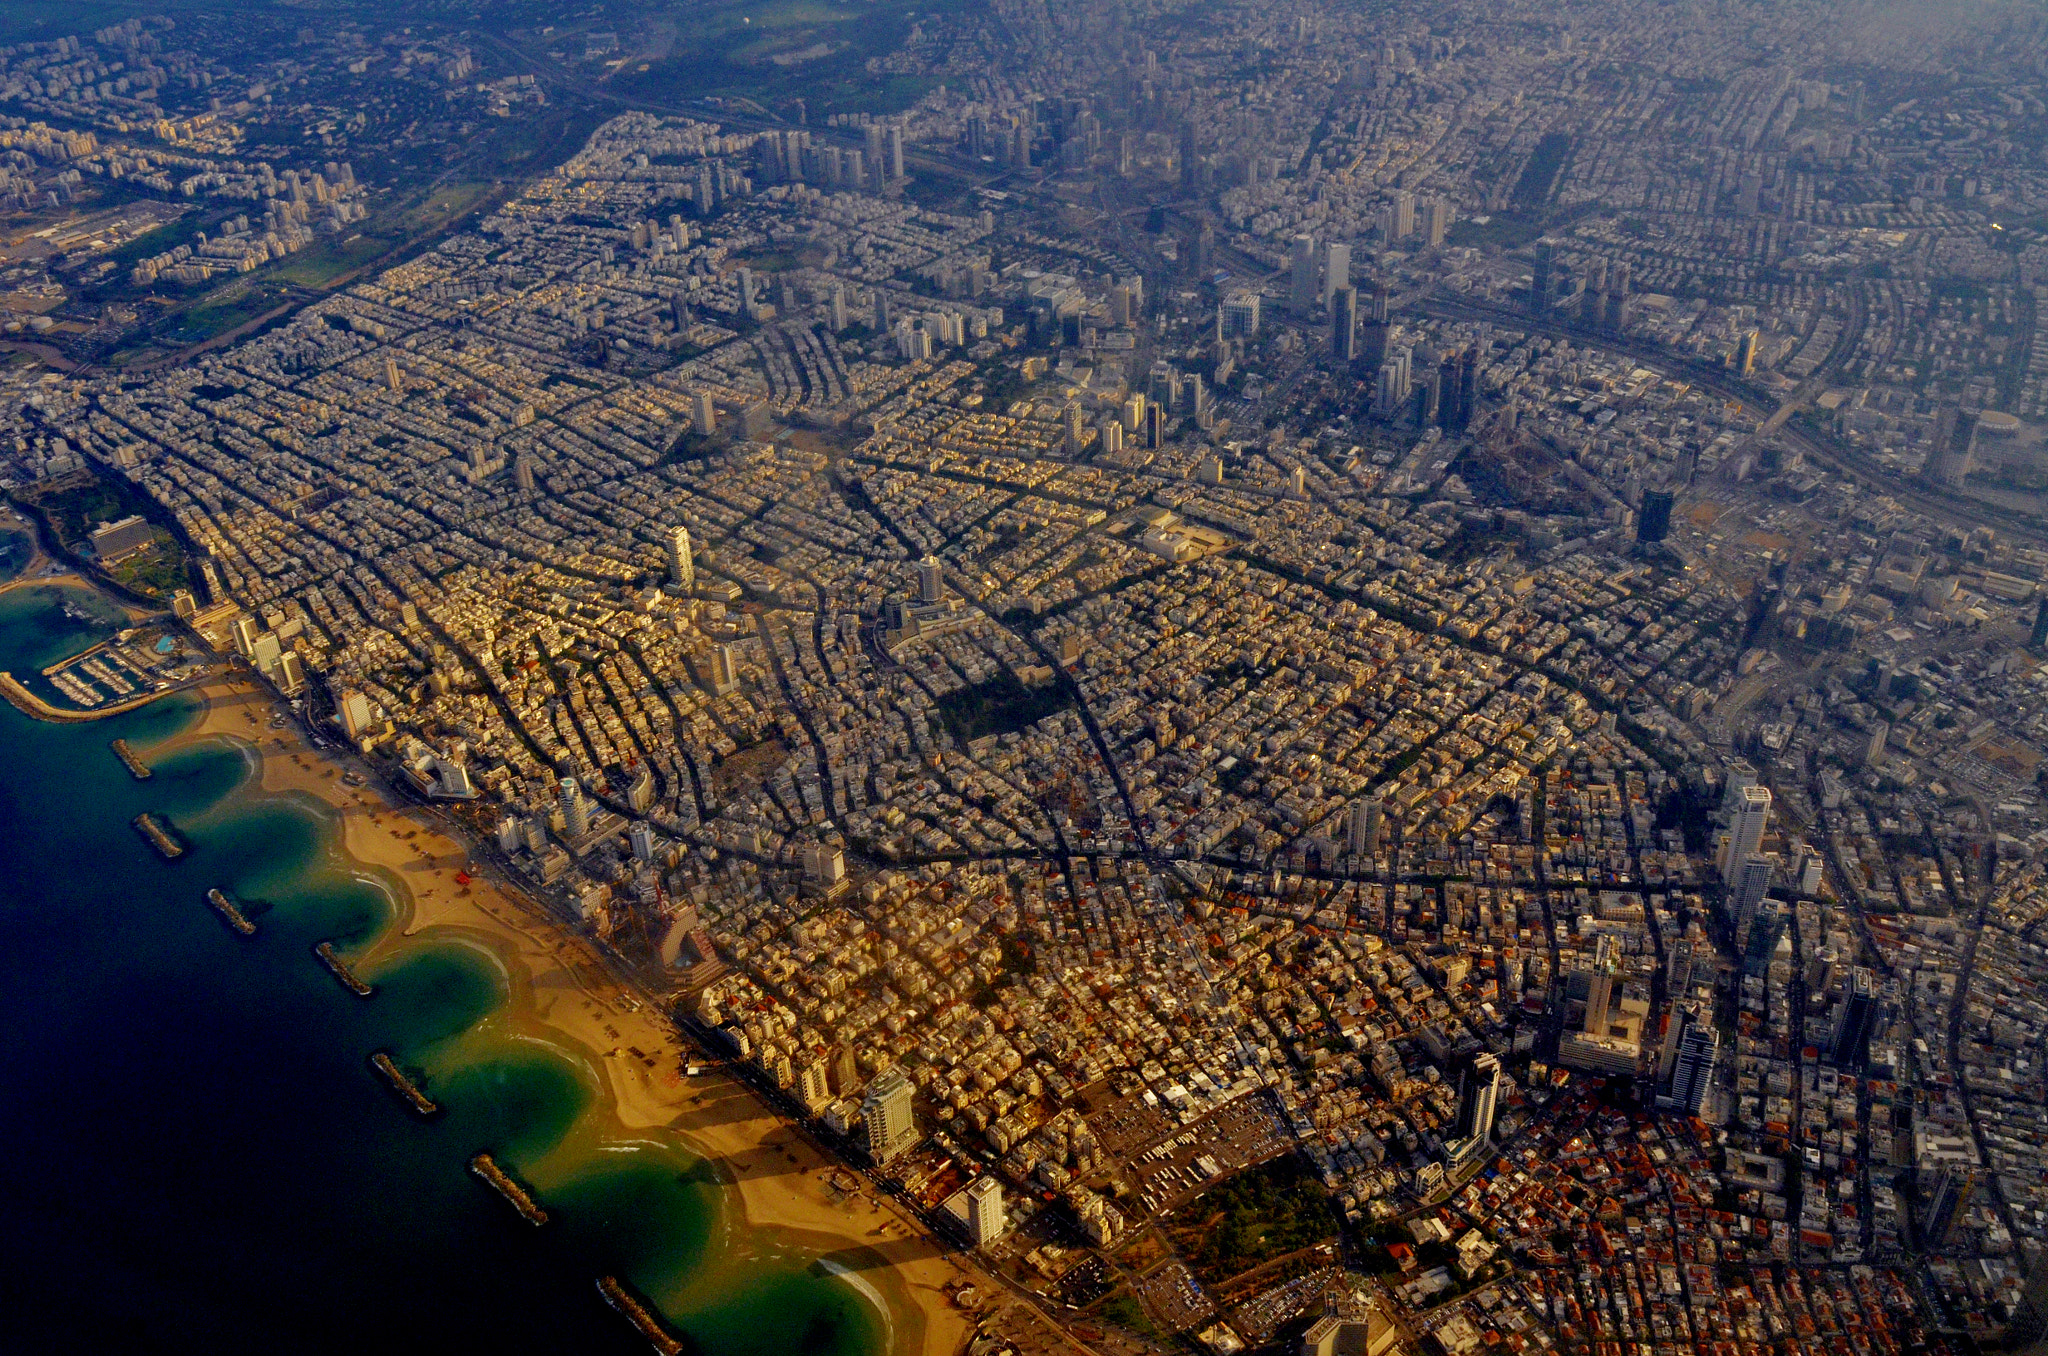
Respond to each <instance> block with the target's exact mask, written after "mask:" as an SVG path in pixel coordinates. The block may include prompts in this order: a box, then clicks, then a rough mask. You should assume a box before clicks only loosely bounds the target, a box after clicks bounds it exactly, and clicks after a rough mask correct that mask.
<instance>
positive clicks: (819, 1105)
mask: <svg viewBox="0 0 2048 1356" xmlns="http://www.w3.org/2000/svg"><path fill="white" fill-rule="evenodd" d="M796 1086H797V1096H798V1097H800V1098H801V1099H802V1100H803V1104H804V1109H805V1110H807V1111H809V1112H810V1113H811V1114H812V1115H814V1116H815V1115H816V1114H817V1113H818V1112H820V1111H823V1110H824V1109H825V1108H826V1107H828V1106H830V1105H832V1088H831V1080H830V1079H829V1078H828V1077H827V1076H826V1070H825V1061H824V1060H822V1059H809V1060H805V1061H804V1063H803V1065H802V1067H800V1068H799V1069H798V1070H797V1073H796Z"/></svg>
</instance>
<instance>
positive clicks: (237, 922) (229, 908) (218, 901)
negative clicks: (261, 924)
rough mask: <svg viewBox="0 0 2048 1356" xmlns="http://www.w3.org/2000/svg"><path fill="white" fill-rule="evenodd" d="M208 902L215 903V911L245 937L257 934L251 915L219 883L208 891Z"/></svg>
mask: <svg viewBox="0 0 2048 1356" xmlns="http://www.w3.org/2000/svg"><path fill="white" fill-rule="evenodd" d="M206 902H207V903H209V904H211V905H213V911H214V912H215V913H217V914H219V915H220V916H221V917H222V918H225V919H226V920H227V922H228V926H229V927H231V928H233V929H234V930H235V931H236V932H239V933H241V934H242V935H243V936H244V937H254V936H255V935H256V924H255V923H254V922H252V921H250V918H249V915H247V914H245V913H243V912H242V911H241V909H239V908H237V907H236V905H235V901H234V900H232V899H229V898H228V897H227V893H226V892H225V891H223V890H222V889H221V888H220V887H219V886H218V885H216V886H214V887H213V888H212V889H211V890H208V891H207V892H206Z"/></svg>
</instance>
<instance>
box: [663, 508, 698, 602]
mask: <svg viewBox="0 0 2048 1356" xmlns="http://www.w3.org/2000/svg"><path fill="white" fill-rule="evenodd" d="M668 582H669V583H671V584H674V585H675V586H676V587H677V588H679V589H681V590H683V592H685V593H688V592H689V591H690V590H691V589H693V588H695V587H697V563H696V562H695V561H694V560H692V559H691V558H690V529H689V528H687V527H684V526H683V525H682V524H680V523H678V524H677V525H676V526H675V527H673V528H671V529H669V534H668Z"/></svg>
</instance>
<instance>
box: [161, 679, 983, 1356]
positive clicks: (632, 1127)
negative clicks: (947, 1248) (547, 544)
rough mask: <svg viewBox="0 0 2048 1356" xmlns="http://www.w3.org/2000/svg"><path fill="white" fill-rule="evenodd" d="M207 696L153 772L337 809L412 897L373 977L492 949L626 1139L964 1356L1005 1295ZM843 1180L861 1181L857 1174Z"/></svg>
mask: <svg viewBox="0 0 2048 1356" xmlns="http://www.w3.org/2000/svg"><path fill="white" fill-rule="evenodd" d="M199 695H200V696H201V697H202V698H203V699H204V700H205V702H206V710H205V713H204V715H203V716H202V718H201V720H200V721H199V722H198V724H197V725H196V726H194V727H193V728H192V729H190V730H188V731H186V732H185V733H183V734H181V735H179V736H177V737H176V738H175V739H173V740H170V741H167V742H166V743H164V744H162V745H158V746H157V747H156V748H154V749H151V750H148V751H147V753H148V755H149V756H155V755H157V754H160V753H162V752H164V751H167V750H169V749H171V748H175V747H177V746H178V745H180V744H184V743H189V742H192V741H195V740H199V739H205V738H209V737H214V736H222V735H225V736H231V737H233V738H235V739H238V740H241V741H244V742H246V743H247V744H249V745H251V746H253V747H254V748H255V749H256V750H257V752H258V753H259V754H260V756H261V762H262V774H261V775H262V785H263V789H264V790H265V791H266V792H283V793H294V792H296V793H300V794H305V795H310V796H314V797H317V798H318V799H320V800H322V801H325V802H326V803H327V804H329V805H331V806H333V807H334V808H335V809H336V810H337V811H338V812H339V813H340V815H341V821H342V826H343V846H344V847H345V849H346V850H347V852H348V854H349V855H350V856H351V857H353V858H355V859H356V860H357V861H358V862H360V863H362V864H363V865H365V866H368V867H373V868H382V869H384V870H385V871H386V872H388V873H389V875H390V876H391V877H393V878H395V879H396V880H397V881H399V882H400V883H401V885H402V896H403V897H402V898H401V900H400V918H401V923H400V926H399V927H398V928H395V929H393V931H392V933H391V934H390V935H387V936H386V937H385V938H384V939H383V940H382V941H380V942H379V944H378V945H377V947H376V948H375V949H374V950H373V951H372V952H371V953H370V954H368V955H367V956H365V957H363V958H362V959H361V961H360V963H359V967H358V968H359V969H361V970H362V971H363V972H364V973H366V974H371V975H374V973H375V971H376V969H377V967H378V965H379V964H380V963H381V962H382V961H383V959H384V958H385V957H386V956H387V955H390V954H393V953H395V952H397V951H400V950H402V949H403V947H404V945H405V938H407V937H413V936H417V935H419V934H422V933H438V934H441V935H444V936H457V937H461V938H463V939H466V940H470V941H474V942H478V943H481V944H482V945H484V946H486V947H488V948H489V949H490V950H491V951H492V952H493V953H494V954H496V955H497V956H498V957H499V958H500V959H501V961H502V962H503V964H504V967H505V970H506V973H507V974H508V975H510V976H511V982H512V985H513V995H512V1003H511V1005H510V1011H511V1013H512V1014H513V1020H514V1021H515V1022H516V1023H518V1024H520V1025H522V1026H526V1027H528V1028H529V1029H530V1030H531V1031H532V1034H535V1035H538V1036H541V1037H542V1038H544V1039H546V1040H548V1041H551V1042H553V1043H556V1044H558V1045H563V1046H568V1047H574V1048H576V1049H578V1050H580V1051H581V1052H582V1053H583V1054H584V1055H585V1056H586V1057H587V1062H588V1063H589V1065H590V1066H591V1067H592V1068H594V1069H596V1070H597V1071H598V1073H599V1076H600V1077H601V1078H602V1079H603V1081H604V1084H605V1089H604V1094H603V1095H602V1096H601V1100H606V1101H609V1103H610V1108H611V1114H612V1115H613V1116H615V1118H616V1120H617V1122H618V1124H619V1126H620V1127H621V1128H622V1129H623V1130H625V1131H629V1132H645V1131H648V1130H657V1129H659V1130H667V1131H669V1132H672V1133H673V1134H674V1135H675V1136H676V1137H677V1139H678V1140H679V1142H680V1143H681V1144H682V1145H683V1147H685V1148H687V1149H689V1150H691V1151H693V1152H695V1153H697V1154H700V1155H701V1156H703V1157H705V1158H707V1159H710V1160H713V1161H715V1162H716V1163H718V1164H719V1165H720V1166H721V1168H722V1170H723V1172H724V1174H725V1176H726V1177H727V1178H728V1179H729V1180H730V1181H731V1182H732V1184H733V1190H732V1196H733V1198H734V1199H736V1200H737V1202H738V1204H739V1207H740V1209H741V1211H742V1212H743V1214H744V1215H745V1218H746V1221H747V1223H748V1224H749V1225H750V1226H753V1227H756V1228H769V1229H775V1230H781V1231H788V1232H789V1233H791V1234H792V1235H794V1236H795V1237H794V1238H793V1240H792V1241H794V1242H796V1243H798V1244H799V1245H801V1246H803V1247H805V1248H808V1249H811V1250H814V1251H817V1252H819V1253H821V1254H825V1255H831V1254H835V1253H836V1254H849V1255H846V1256H844V1257H843V1258H838V1259H835V1260H843V1261H845V1262H846V1264H847V1265H848V1266H850V1267H853V1268H856V1269H858V1268H860V1267H862V1266H863V1265H868V1266H872V1265H873V1264H874V1258H873V1257H871V1256H865V1255H851V1250H854V1249H862V1248H865V1249H872V1250H874V1252H875V1253H879V1254H880V1255H881V1257H882V1258H884V1259H886V1261H887V1262H888V1263H889V1265H890V1269H891V1271H892V1273H893V1274H894V1275H895V1276H896V1277H897V1278H898V1280H899V1281H900V1282H901V1285H900V1286H885V1287H883V1288H884V1290H885V1291H891V1290H894V1291H900V1293H901V1295H902V1296H903V1297H905V1298H907V1299H908V1301H909V1303H910V1306H911V1312H907V1313H906V1312H901V1311H900V1310H901V1306H900V1305H898V1306H897V1307H898V1309H899V1312H896V1313H895V1314H893V1315H892V1317H893V1319H894V1322H895V1326H896V1334H897V1348H896V1349H897V1351H899V1352H904V1353H909V1352H922V1353H928V1354H929V1356H952V1354H953V1353H955V1352H958V1351H959V1350H961V1349H962V1347H963V1346H964V1345H965V1343H966V1341H967V1338H968V1337H969V1336H970V1335H971V1333H972V1331H973V1324H972V1321H971V1319H970V1316H969V1315H968V1314H966V1313H964V1312H963V1311H962V1310H960V1309H959V1308H957V1307H956V1306H955V1305H954V1304H953V1303H952V1301H951V1299H950V1297H949V1294H948V1287H958V1286H959V1285H960V1284H962V1283H968V1284H974V1285H976V1286H977V1287H978V1288H979V1289H980V1291H981V1293H982V1294H983V1295H984V1296H987V1295H992V1294H997V1293H1000V1290H999V1287H997V1286H995V1285H993V1284H992V1283H991V1282H990V1281H989V1280H988V1279H987V1278H986V1277H984V1276H981V1275H979V1274H976V1273H975V1272H974V1271H973V1270H971V1269H970V1268H969V1266H968V1265H967V1264H966V1261H965V1259H964V1258H960V1257H958V1256H955V1255H951V1254H948V1253H946V1252H944V1251H943V1250H941V1249H940V1248H939V1247H938V1246H937V1245H936V1244H934V1243H932V1242H931V1241H930V1240H929V1239H927V1238H925V1237H924V1236H923V1235H922V1234H921V1233H920V1231H919V1230H918V1228H917V1227H916V1226H915V1225H914V1224H913V1223H912V1222H911V1221H910V1220H908V1219H907V1218H906V1217H904V1216H903V1214H902V1213H901V1211H900V1210H899V1209H898V1208H897V1207H896V1206H895V1204H894V1203H893V1202H891V1201H888V1200H886V1199H885V1198H884V1199H880V1200H878V1199H877V1196H876V1193H875V1192H873V1191H872V1189H865V1190H862V1191H861V1192H859V1193H857V1194H855V1195H852V1196H849V1197H844V1198H841V1197H840V1195H839V1193H838V1192H836V1191H834V1190H833V1189H832V1187H831V1185H830V1179H831V1178H832V1177H833V1176H834V1175H835V1168H836V1164H835V1163H834V1162H833V1161H832V1160H831V1159H830V1158H829V1157H827V1156H826V1155H825V1154H824V1153H823V1152H821V1151H820V1150H819V1149H817V1148H816V1147H814V1146H813V1145H812V1144H811V1143H810V1142H809V1141H808V1140H807V1139H806V1138H805V1137H804V1136H803V1134H802V1133H801V1132H800V1131H799V1130H798V1129H797V1128H796V1127H795V1126H793V1125H791V1124H790V1123H789V1122H788V1121H786V1120H784V1119H783V1118H782V1117H781V1116H779V1115H777V1114H775V1113H773V1112H771V1111H770V1110H769V1109H768V1108H767V1107H766V1105H765V1104H764V1103H763V1102H761V1101H760V1099H759V1098H757V1097H756V1096H755V1095H754V1094H753V1093H752V1092H751V1091H749V1090H748V1089H747V1088H745V1087H744V1086H743V1085H741V1084H740V1083H738V1082H737V1081H735V1080H733V1079H731V1078H729V1077H726V1076H723V1075H720V1074H709V1075H704V1076H700V1077H697V1078H684V1077H683V1076H682V1075H681V1073H680V1066H681V1065H682V1064H683V1063H685V1062H690V1061H693V1060H695V1059H697V1058H699V1056H698V1055H697V1054H696V1052H694V1051H693V1050H691V1049H689V1048H687V1047H686V1046H685V1045H684V1044H683V1043H682V1042H681V1040H680V1038H679V1037H677V1036H676V1034H675V1033H674V1030H673V1028H672V1027H671V1026H670V1025H669V1023H668V1022H667V1021H666V1020H665V1019H664V1018H663V1017H662V1016H660V1015H659V1014H658V1013H656V1012H654V1011H652V1010H650V1008H649V1007H648V1005H647V1004H646V1003H644V1002H643V1000H642V999H640V998H639V997H637V996H636V995H634V994H632V993H630V992H629V991H627V990H626V989H625V988H624V987H623V986H621V985H620V984H619V983H618V982H617V981H615V980H614V979H613V978H612V977H611V975H610V974H609V972H608V971H607V970H606V969H605V967H604V965H603V964H602V963H601V962H600V961H599V959H598V958H597V956H596V954H595V953H594V951H593V949H592V947H591V944H590V943H589V942H588V941H586V940H585V939H583V938H581V937H578V936H576V935H574V934H573V933H571V932H570V931H569V930H568V929H567V928H566V927H564V926H561V925H558V924H556V923H554V922H552V921H551V920H549V919H548V918H546V917H545V915H544V914H543V913H542V911H541V907H540V905H538V904H537V903H535V902H533V901H531V900H529V899H526V898H524V897H523V896H521V895H520V894H519V893H518V891H517V888H516V887H515V886H513V885H512V884H511V883H510V882H508V881H506V880H504V879H503V878H501V877H498V876H497V875H496V873H495V872H493V871H490V870H488V869H486V868H484V867H483V866H482V865H480V864H474V865H473V864H472V862H471V858H470V856H469V853H468V852H467V850H466V849H465V848H464V847H463V846H462V844H461V843H460V842H458V841H457V840H455V839H454V838H452V837H450V836H448V834H447V833H446V832H444V831H443V829H442V828H441V826H440V825H439V823H438V821H437V819H436V817H435V816H434V815H433V814H432V813H431V812H428V811H425V810H420V809H414V808H397V807H395V806H394V805H393V804H392V803H391V802H390V801H388V800H387V799H386V798H385V796H384V795H383V794H382V792H381V790H380V789H379V788H378V787H377V786H376V785H375V784H374V783H371V784H368V785H365V786H361V787H351V786H348V785H345V784H344V783H343V781H342V776H343V773H344V769H343V767H342V766H341V764H339V763H338V762H336V761H331V760H330V759H329V758H328V757H327V756H325V755H323V754H321V753H320V752H319V751H318V750H315V749H313V748H312V747H311V746H310V745H309V744H307V743H306V742H305V740H304V739H303V737H302V736H301V735H300V733H299V731H298V729H297V727H296V726H295V725H292V724H290V723H287V724H286V725H284V726H283V727H282V728H279V729H274V730H273V729H271V728H270V718H271V716H272V715H273V714H274V713H275V712H276V711H277V709H278V708H277V706H276V704H275V701H274V699H273V698H272V697H271V696H270V694H269V693H268V692H267V691H265V690H264V689H262V688H261V687H259V686H258V685H256V684H254V683H251V682H248V681H246V680H241V679H235V678H223V679H221V680H219V681H217V682H215V683H212V684H209V685H207V686H205V687H203V688H201V689H199ZM465 871H466V872H468V873H469V874H470V875H471V877H472V879H471V881H470V883H469V884H467V885H465V884H462V883H461V882H459V881H457V880H456V875H457V873H458V872H465ZM634 1050H637V1051H639V1054H637V1055H636V1054H634V1053H632V1052H633V1051H634ZM837 1175H838V1176H840V1178H841V1180H845V1177H846V1174H845V1173H844V1171H843V1170H840V1171H839V1172H838V1173H837ZM863 1185H865V1184H863Z"/></svg>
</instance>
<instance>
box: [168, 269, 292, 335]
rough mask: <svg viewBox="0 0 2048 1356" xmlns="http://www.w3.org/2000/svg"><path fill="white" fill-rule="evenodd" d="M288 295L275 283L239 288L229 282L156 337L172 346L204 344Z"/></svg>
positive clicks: (252, 317) (252, 284)
mask: <svg viewBox="0 0 2048 1356" xmlns="http://www.w3.org/2000/svg"><path fill="white" fill-rule="evenodd" d="M288 295H289V294H288V293H287V292H286V291H285V289H284V288H282V287H279V286H277V285H276V284H275V283H271V284H254V283H243V284H241V285H240V286H239V287H238V286H237V285H236V284H234V283H230V284H228V285H227V286H226V287H222V288H218V289H216V290H215V291H213V292H211V293H209V294H207V296H206V297H205V299H204V300H202V301H200V302H199V303H198V304H196V305H194V306H192V307H191V308H190V309H188V310H185V311H182V312H180V313H179V315H178V317H177V319H176V320H175V321H173V322H172V323H171V324H170V325H169V326H167V327H166V328H165V329H164V331H163V333H162V334H161V336H160V337H161V338H163V339H166V340H169V341H170V342H172V343H175V344H200V343H204V342H206V341H207V340H208V339H211V338H213V337H214V336H215V335H219V334H225V333H227V332H228V331H229V330H231V329H234V328H235V327H237V326H239V325H246V324H248V323H249V322H250V321H252V320H254V319H255V318H256V317H258V316H260V315H262V314H263V313H264V312H265V311H268V310H271V309H272V308H274V307H276V306H277V305H279V304H280V303H282V302H283V301H285V300H286V299H287V297H288Z"/></svg>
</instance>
